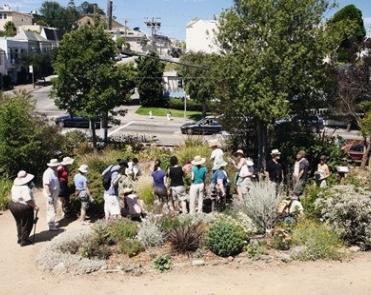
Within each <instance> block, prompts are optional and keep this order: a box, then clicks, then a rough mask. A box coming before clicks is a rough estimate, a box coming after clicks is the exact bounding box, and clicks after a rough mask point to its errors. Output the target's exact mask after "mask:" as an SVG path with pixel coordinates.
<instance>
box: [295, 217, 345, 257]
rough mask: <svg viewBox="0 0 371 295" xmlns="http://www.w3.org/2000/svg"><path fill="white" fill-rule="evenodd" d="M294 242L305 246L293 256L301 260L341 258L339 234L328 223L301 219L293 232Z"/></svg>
mask: <svg viewBox="0 0 371 295" xmlns="http://www.w3.org/2000/svg"><path fill="white" fill-rule="evenodd" d="M292 241H293V244H295V245H299V246H303V248H302V249H301V250H300V251H299V252H298V253H295V254H294V255H293V256H294V258H295V259H299V260H316V259H340V258H341V256H342V255H341V253H340V251H339V250H340V248H341V246H342V244H341V240H340V237H339V235H338V234H337V233H336V232H334V231H333V230H331V228H329V227H328V226H327V225H325V224H321V223H318V222H315V221H312V220H309V219H304V220H302V221H300V222H299V223H298V224H297V225H296V226H295V227H294V229H293V232H292Z"/></svg>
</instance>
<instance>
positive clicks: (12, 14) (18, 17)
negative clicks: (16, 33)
mask: <svg viewBox="0 0 371 295" xmlns="http://www.w3.org/2000/svg"><path fill="white" fill-rule="evenodd" d="M32 19H33V16H32V14H30V13H22V12H18V11H14V10H12V9H11V8H10V6H9V5H4V6H2V7H0V31H4V26H5V24H6V23H7V22H9V21H11V22H12V23H14V25H15V27H16V28H17V29H18V28H19V27H20V26H23V25H32Z"/></svg>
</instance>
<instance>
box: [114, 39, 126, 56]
mask: <svg viewBox="0 0 371 295" xmlns="http://www.w3.org/2000/svg"><path fill="white" fill-rule="evenodd" d="M124 44H125V39H124V37H118V38H117V39H116V46H117V49H118V51H119V52H120V53H121V51H122V46H123V45H124Z"/></svg>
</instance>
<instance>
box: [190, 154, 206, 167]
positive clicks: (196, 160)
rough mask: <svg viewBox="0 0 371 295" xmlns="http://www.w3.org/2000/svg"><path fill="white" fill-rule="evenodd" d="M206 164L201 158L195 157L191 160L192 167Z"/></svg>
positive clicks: (204, 159)
mask: <svg viewBox="0 0 371 295" xmlns="http://www.w3.org/2000/svg"><path fill="white" fill-rule="evenodd" d="M205 162H206V158H202V157H201V156H196V157H194V158H193V161H192V165H194V166H199V165H203V164H205Z"/></svg>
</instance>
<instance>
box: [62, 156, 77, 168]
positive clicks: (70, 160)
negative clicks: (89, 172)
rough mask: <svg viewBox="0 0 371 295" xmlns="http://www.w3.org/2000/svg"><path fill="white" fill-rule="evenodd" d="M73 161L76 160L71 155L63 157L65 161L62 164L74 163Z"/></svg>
mask: <svg viewBox="0 0 371 295" xmlns="http://www.w3.org/2000/svg"><path fill="white" fill-rule="evenodd" d="M73 162H75V160H74V159H72V158H71V157H65V158H63V161H62V162H61V165H63V166H69V165H72V164H73Z"/></svg>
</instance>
